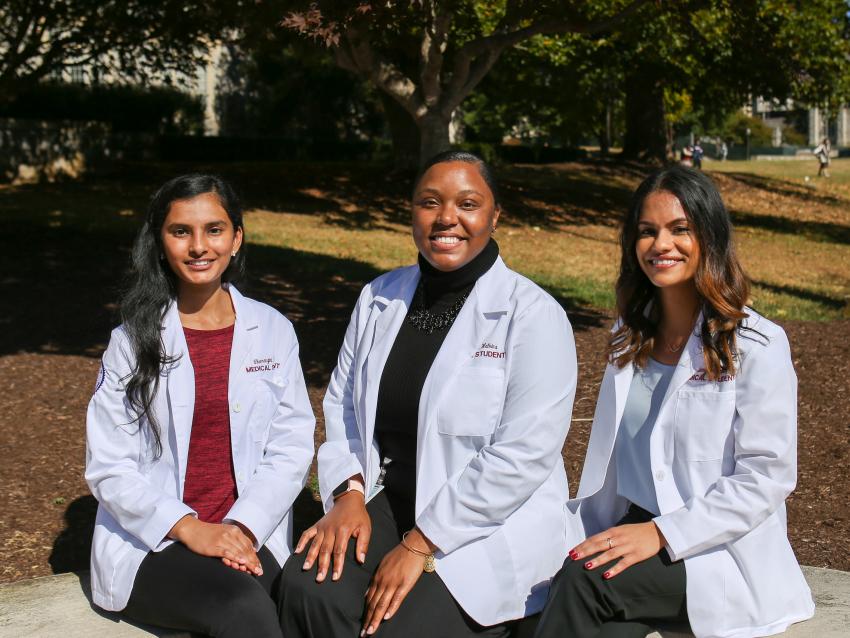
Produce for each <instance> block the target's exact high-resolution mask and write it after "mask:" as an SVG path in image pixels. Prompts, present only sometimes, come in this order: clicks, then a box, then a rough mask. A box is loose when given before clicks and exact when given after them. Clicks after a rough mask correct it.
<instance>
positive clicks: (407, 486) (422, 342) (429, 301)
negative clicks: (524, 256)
mask: <svg viewBox="0 0 850 638" xmlns="http://www.w3.org/2000/svg"><path fill="white" fill-rule="evenodd" d="M498 256H499V247H498V245H497V244H496V242H495V241H494V240H492V239H491V240H490V242H488V244H487V245H486V246H485V247H484V250H482V251H481V252H480V253H479V254H478V255H477V256H476V257H475V258H474V259H473V260H472V261H470V262H469V263H468V264H465V265H463V266H461V267H460V268H458V269H457V270H452V271H449V272H443V271H440V270H437V269H436V268H434V267H433V266H432V265H431V264H429V263H428V262H427V261H426V260H425V259H424V258H423V257H422V255H420V256H419V269H420V271H421V273H422V276H421V284H422V292H423V293H424V294H421V295H420V294H419V291H417V293H416V294H415V295H414V297H413V301H412V303H411V307H410V309H409V310H408V313H409V312H410V311H413V310H417V309H418V308H420V307H422V305H424V307H425V308H427V309H428V310H429V311H430V312H432V313H435V314H439V313H441V312H444V311H445V310H447V309H449V308H450V307H451V306H452V305H453V304H454V303H455V302H456V301H457V300H458V299H459V298H460V297H462V296H463V295H467V294H469V292H470V291H471V290H472V288H473V286H474V285H475V282H476V281H478V278H479V277H480V276H481V275H483V274H484V273H485V272H487V271H488V270H490V267H491V266H492V265H493V264H494V263H495V261H496V258H497V257H498ZM450 329H451V326H450V325H449V326H447V327H445V328H443V329H442V330H435V331H434V332H433V333H431V334H428V333H427V332H424V331H421V330H419V329H417V328H416V327H415V326H414V325H413V324H412V323H411V322H410V321H409V320H408V319H407V318H406V319H405V321H404V323H403V324H402V325H401V328H400V330H399V332H398V335H397V336H396V339H395V342H394V343H393V347H392V349H391V350H390V354H389V356H388V357H387V363H386V365H385V366H384V371H383V374H382V375H381V384H380V386H379V389H378V405H377V413H376V416H375V440H376V441H377V443H378V449H379V450H380V452H381V458H382V459H390V462H389V463H387V464H385V468H386V474H385V476H384V489H385V490H386V494H387V498H388V499H389V502H390V506H391V508H392V510H393V515H394V517H395V519H396V525H397V526H398V529H399V530H401V531H404V530H408V529H411V528H412V527H413V525H414V508H415V505H416V433H417V429H418V422H419V397H420V395H421V394H422V387H423V386H424V385H425V378H426V377H427V376H428V372H429V371H430V369H431V365H432V364H433V363H434V359H435V358H436V357H437V353H438V352H439V351H440V347H441V346H442V345H443V341H444V340H445V338H446V335H447V334H448V331H449V330H450Z"/></svg>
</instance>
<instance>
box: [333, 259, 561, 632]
mask: <svg viewBox="0 0 850 638" xmlns="http://www.w3.org/2000/svg"><path fill="white" fill-rule="evenodd" d="M419 277H420V272H419V268H418V266H411V267H407V268H401V269H399V270H395V271H392V272H390V273H387V274H385V275H383V276H381V277H379V278H378V279H376V280H375V281H373V282H371V283H370V284H368V285H367V286H366V287H365V288H364V289H363V292H362V293H361V295H360V298H359V300H358V301H357V305H356V306H355V308H354V312H353V314H352V317H351V322H350V324H349V326H348V330H347V332H346V335H345V341H344V342H343V345H342V349H341V351H340V354H339V361H338V363H337V367H336V369H335V370H334V372H333V375H332V377H331V381H330V385H329V387H328V391H327V394H326V395H325V400H324V413H325V428H326V431H327V442H326V443H324V444H323V445H322V446H321V447H320V448H319V454H318V459H319V486H320V489H321V493H322V500H323V502H324V506H325V509H326V510H328V509H330V507H331V506H332V504H333V497H332V491H333V489H334V488H335V487H336V486H337V485H339V484H340V483H341V482H343V481H344V480H345V479H347V478H348V477H349V476H352V475H355V474H362V475H363V476H364V477H365V480H366V491H367V494H368V493H370V492H371V490H372V489H373V486H374V485H375V481H376V479H377V476H378V472H379V469H380V457H379V452H378V448H377V444H376V443H375V439H374V430H375V413H376V404H377V398H378V386H379V384H380V380H381V374H382V372H383V368H384V365H385V363H386V360H387V356H388V355H389V352H390V349H391V348H392V345H393V343H394V342H395V338H396V335H397V334H398V331H399V328H400V326H401V324H402V322H403V321H404V320H405V316H406V314H407V310H408V307H409V305H410V302H411V299H412V297H413V294H414V291H415V289H416V285H417V283H418V281H419ZM575 387H576V355H575V344H574V340H573V335H572V329H571V327H570V324H569V321H568V320H567V317H566V314H565V313H564V311H563V309H562V308H561V307H560V306H559V305H558V304H557V303H556V302H555V300H554V299H552V298H551V297H550V296H549V295H548V294H546V293H545V292H544V291H543V290H541V289H540V288H539V287H538V286H536V285H535V284H533V283H532V282H530V281H529V280H527V279H525V278H524V277H521V276H520V275H518V274H517V273H515V272H513V271H511V270H509V269H508V268H507V267H506V266H505V264H504V263H503V262H502V260H501V259H497V260H496V262H495V263H494V264H493V266H492V267H491V268H490V270H488V271H487V272H486V273H485V274H484V275H482V276H481V277H480V278H479V280H478V281H477V282H476V284H475V286H474V287H473V289H472V291H471V293H470V294H469V297H468V299H467V301H466V303H465V304H464V306H463V308H462V309H461V311H460V313H459V314H458V316H457V318H456V320H455V322H454V324H453V325H452V327H451V328H450V329H449V332H448V334H447V335H446V339H445V341H444V342H443V345H442V347H441V348H440V351H439V353H438V354H437V357H436V359H435V360H434V363H433V365H432V366H431V369H430V372H429V373H428V376H427V378H426V380H425V385H424V387H423V389H422V394H421V399H420V402H419V419H418V435H417V458H416V507H415V515H416V524H417V525H418V526H419V528H420V529H421V530H422V532H423V533H424V534H425V535H426V536H427V537H428V538H429V539H430V540H431V541H432V542H433V543H434V544H435V545H436V546H437V547H439V549H440V551H439V552H438V553H437V554H436V559H437V560H436V569H437V573H438V574H439V575H440V577H441V578H442V580H443V581H444V582H445V584H446V586H447V587H448V589H449V591H450V592H451V594H452V596H454V598H455V599H456V600H457V602H458V603H459V604H460V605H461V607H463V609H464V610H465V611H466V612H467V613H468V614H469V615H470V616H471V617H472V618H474V619H475V620H476V621H477V622H479V623H480V624H482V625H493V624H496V623H499V622H503V621H505V620H509V619H513V618H521V617H523V616H526V615H528V614H532V613H535V612H537V611H539V610H540V609H541V608H542V607H543V605H544V603H545V601H546V596H547V594H548V589H549V581H550V579H551V577H552V576H553V575H554V574H555V572H557V570H558V568H559V567H560V566H561V563H562V561H563V559H564V552H565V548H566V547H567V546H568V545H569V544H570V543H571V542H572V541H573V540H574V539H571V538H568V537H567V518H566V508H565V503H566V500H567V498H568V496H569V492H568V490H567V476H566V472H565V471H564V463H563V461H562V458H561V449H562V447H563V444H564V439H565V438H566V435H567V431H568V429H569V424H570V415H571V412H572V404H573V397H574V394H575ZM575 540H577V539H575Z"/></svg>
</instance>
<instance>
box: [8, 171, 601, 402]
mask: <svg viewBox="0 0 850 638" xmlns="http://www.w3.org/2000/svg"><path fill="white" fill-rule="evenodd" d="M172 174H173V173H172ZM145 197H146V189H144V188H141V187H140V186H139V185H138V184H135V183H133V182H130V183H129V184H125V183H124V182H123V181H121V180H113V181H112V182H110V181H109V180H107V181H106V182H104V181H101V180H98V181H97V182H95V181H92V182H85V183H81V184H68V185H49V186H37V187H21V188H15V189H10V190H2V191H0V232H3V233H4V236H5V237H6V238H7V239H9V241H7V242H6V247H5V248H4V250H3V251H2V256H1V257H0V259H2V273H0V297H2V299H3V300H4V303H3V305H2V308H0V355H3V354H11V353H16V352H45V353H54V354H72V355H83V356H91V357H99V356H100V354H101V353H102V351H103V349H104V348H105V346H106V343H107V342H108V339H109V334H110V331H111V330H112V328H113V327H114V326H115V325H116V324H117V323H118V312H117V311H118V307H117V301H118V299H119V297H120V291H121V286H122V281H123V278H124V275H123V273H125V272H126V268H127V265H128V262H129V251H130V245H131V242H132V239H133V237H134V235H135V233H136V230H137V228H138V224H139V220H140V218H141V215H140V212H141V210H142V209H143V207H144V202H145ZM405 214H406V213H405ZM248 236H249V238H250V227H249V228H248ZM246 251H247V257H248V269H249V272H248V278H247V282H246V284H244V285H241V286H239V288H240V290H243V291H244V292H245V293H246V294H248V295H249V296H252V297H254V298H256V299H259V300H260V301H264V302H266V303H269V304H270V305H272V306H273V307H275V308H277V309H278V310H280V311H281V312H282V313H284V314H285V315H287V316H288V317H289V318H290V319H291V320H292V321H293V323H294V324H295V327H296V331H297V332H298V336H299V340H300V343H301V355H302V364H303V365H304V369H305V374H306V376H307V379H308V382H309V383H310V384H311V385H314V386H323V385H324V384H325V383H326V382H327V379H328V377H329V375H330V372H331V370H332V368H333V365H334V364H335V362H336V356H337V352H338V348H339V344H340V343H341V342H342V337H343V335H344V333H345V328H346V326H347V324H348V320H349V317H350V314H351V309H352V307H353V305H354V302H355V300H356V298H357V295H358V293H359V291H360V289H361V288H362V286H363V285H364V284H365V283H366V282H368V281H370V280H371V279H373V278H375V277H376V276H378V275H379V274H381V271H379V270H377V269H376V268H374V267H373V266H371V265H370V264H368V263H365V262H362V261H358V260H355V259H345V258H338V257H333V256H328V255H322V254H317V253H311V252H305V251H297V250H292V249H288V248H281V247H270V246H262V245H251V244H250V242H249V244H248V246H247V247H246ZM559 302H560V303H561V304H562V305H563V306H564V307H565V308H566V309H567V310H569V311H570V316H571V319H572V320H573V323H574V325H575V327H576V328H577V329H580V328H581V327H582V326H584V325H599V323H600V322H602V321H604V320H605V319H604V316H603V315H601V314H600V313H597V312H596V311H594V310H593V309H592V308H589V307H588V304H587V302H585V301H584V300H582V299H572V298H566V297H562V298H560V299H559Z"/></svg>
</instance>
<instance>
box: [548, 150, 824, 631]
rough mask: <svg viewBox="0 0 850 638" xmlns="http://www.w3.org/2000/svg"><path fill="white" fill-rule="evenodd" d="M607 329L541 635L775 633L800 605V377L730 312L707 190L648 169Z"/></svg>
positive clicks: (625, 238)
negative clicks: (790, 521)
mask: <svg viewBox="0 0 850 638" xmlns="http://www.w3.org/2000/svg"><path fill="white" fill-rule="evenodd" d="M621 249H622V255H621V266H620V276H619V279H618V281H617V311H618V314H619V323H618V326H617V328H616V329H615V331H614V332H613V334H612V336H611V340H610V343H609V349H608V357H609V365H608V367H607V369H606V372H605V376H604V378H603V380H602V386H601V389H600V392H599V400H598V403H597V406H596V414H595V416H594V420H593V426H592V430H591V435H590V443H589V446H588V451H587V457H586V458H585V463H584V470H583V472H582V477H581V483H580V485H579V491H578V498H577V499H575V500H574V501H571V502H570V503H569V504H568V506H569V508H570V510H571V511H572V512H575V513H576V514H577V517H576V518H575V519H574V522H575V523H577V524H579V525H580V526H581V527H583V530H582V532H583V533H584V535H585V536H586V537H587V539H586V540H585V541H584V542H582V543H580V544H579V545H577V546H576V547H574V548H573V549H572V550H571V551H570V552H569V557H568V558H567V560H566V562H565V563H564V567H563V569H562V570H561V571H560V572H559V573H558V575H557V576H556V578H555V581H554V583H553V585H552V589H551V593H550V596H549V601H548V603H547V605H546V609H545V611H544V612H543V616H542V619H541V622H540V625H539V627H538V631H537V634H536V635H537V636H538V638H555V637H558V638H561V637H569V638H582V637H587V638H591V637H592V638H597V637H599V636H605V637H606V638H609V637H631V636H634V637H637V636H640V637H641V638H642V637H643V636H645V635H646V634H647V633H648V632H649V631H650V630H651V626H652V625H653V624H654V623H656V622H658V621H668V622H670V621H673V622H675V621H679V622H684V621H688V622H690V626H691V629H692V630H693V632H694V634H695V635H696V636H697V637H698V638H709V637H718V638H720V637H722V638H749V637H754V636H766V635H769V634H775V633H779V632H782V631H784V630H785V628H786V627H788V625H790V624H791V623H794V622H797V621H799V620H803V619H805V618H809V617H810V616H811V615H812V613H813V611H814V606H813V603H812V598H811V593H810V592H809V588H808V586H807V585H806V581H805V580H804V579H803V574H802V573H801V571H800V568H799V566H798V565H797V561H796V559H795V558H794V553H793V552H792V551H791V546H790V545H789V543H788V537H787V532H786V520H785V499H786V498H787V497H788V495H789V494H790V493H791V491H792V490H793V489H794V485H795V482H796V478H797V448H796V445H797V378H796V376H795V374H794V368H793V367H792V364H791V354H790V352H789V347H788V340H787V339H786V337H785V333H784V332H783V331H782V329H781V328H779V327H778V326H777V325H775V324H773V323H771V322H770V321H768V320H767V319H765V318H764V317H762V316H760V315H759V314H758V313H756V312H755V311H753V310H752V309H751V308H747V307H745V304H746V302H747V299H748V295H749V285H748V283H747V279H746V277H745V275H744V273H743V270H742V269H741V265H740V263H739V262H738V258H737V257H736V255H735V250H734V245H733V243H732V229H731V226H730V223H729V215H728V213H727V212H726V209H725V207H724V206H723V202H722V201H721V199H720V194H719V193H718V192H717V189H716V188H715V186H714V184H713V183H712V182H711V180H710V179H709V178H708V177H707V176H705V175H704V174H702V173H700V172H699V171H695V170H693V169H690V168H686V167H682V166H672V167H670V168H665V169H662V170H660V171H658V172H656V173H654V174H653V175H651V176H650V177H648V178H647V179H646V180H645V181H644V182H643V184H641V186H640V187H639V188H638V190H637V192H636V193H635V196H634V198H633V201H632V205H631V208H630V209H629V211H628V212H627V215H626V218H625V221H624V224H623V228H622V234H621Z"/></svg>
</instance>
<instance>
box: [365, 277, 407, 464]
mask: <svg viewBox="0 0 850 638" xmlns="http://www.w3.org/2000/svg"><path fill="white" fill-rule="evenodd" d="M411 273H412V276H410V277H409V278H408V279H407V280H405V281H401V282H399V286H398V291H397V294H392V293H390V294H387V295H386V296H384V295H382V294H377V295H375V298H374V300H373V301H372V303H373V308H372V312H377V313H379V314H378V317H377V318H376V319H375V321H374V323H373V326H374V328H373V334H372V338H371V341H372V347H371V348H369V354H368V355H367V357H366V360H365V362H364V369H365V377H366V378H365V380H364V381H365V382H364V383H363V384H362V387H365V389H366V392H365V396H364V417H365V418H364V423H365V424H366V427H365V428H364V432H363V436H364V439H363V445H364V450H366V451H367V454H366V458H367V459H368V458H369V454H368V450H369V449H370V447H371V444H372V437H373V436H374V433H375V415H376V413H377V407H378V390H379V389H380V385H381V374H382V373H383V370H384V366H385V365H386V363H387V358H388V357H389V355H390V350H392V347H393V344H394V343H395V340H396V336H397V335H398V331H399V330H400V329H401V324H402V323H403V322H404V318H405V317H406V316H407V310H408V308H410V304H411V301H412V300H413V294H414V293H415V292H416V286H417V284H418V283H419V269H418V268H417V269H412V270H411ZM368 472H369V470H368V469H367V473H368Z"/></svg>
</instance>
